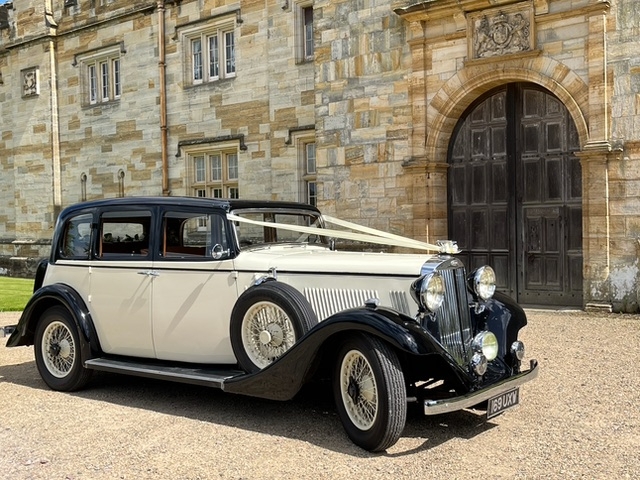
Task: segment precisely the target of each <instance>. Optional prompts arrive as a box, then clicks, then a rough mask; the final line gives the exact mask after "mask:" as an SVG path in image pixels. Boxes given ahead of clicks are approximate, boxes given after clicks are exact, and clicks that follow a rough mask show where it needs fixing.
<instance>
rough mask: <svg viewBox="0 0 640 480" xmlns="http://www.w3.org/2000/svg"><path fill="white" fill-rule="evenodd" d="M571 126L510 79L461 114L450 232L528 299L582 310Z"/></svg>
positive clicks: (545, 97) (578, 189)
mask: <svg viewBox="0 0 640 480" xmlns="http://www.w3.org/2000/svg"><path fill="white" fill-rule="evenodd" d="M578 150H579V141H578V135H577V131H576V128H575V124H574V123H573V120H572V118H571V116H570V115H569V113H568V111H567V109H566V107H565V106H564V105H563V104H562V103H561V102H560V101H559V100H558V99H557V98H556V97H555V96H553V95H552V94H550V93H549V92H547V91H546V90H543V89H541V88H539V87H536V86H534V85H530V84H508V85H505V86H504V87H501V88H500V89H497V90H494V91H492V92H490V93H489V94H487V95H485V96H483V97H482V98H480V99H479V100H478V101H477V102H475V103H474V104H473V105H471V107H470V108H469V109H468V110H467V112H465V114H464V115H463V116H462V118H461V119H460V121H459V122H458V125H457V126H456V129H455V131H454V135H453V137H452V140H451V143H450V147H449V165H450V168H449V181H448V182H449V185H448V186H449V190H448V192H449V236H450V238H452V239H454V240H457V241H458V244H459V246H460V247H461V248H462V250H463V254H462V259H463V260H464V261H465V263H466V264H467V266H468V267H469V268H473V267H476V266H479V265H483V264H489V265H492V266H493V268H494V269H495V270H496V274H497V276H498V281H499V285H498V288H499V289H500V290H501V291H503V292H505V293H507V294H509V295H510V296H511V297H513V298H515V299H517V300H518V302H520V303H522V304H525V305H553V306H582V283H583V280H582V179H581V169H580V162H579V160H578V158H577V157H576V156H575V155H574V154H573V152H576V151H578Z"/></svg>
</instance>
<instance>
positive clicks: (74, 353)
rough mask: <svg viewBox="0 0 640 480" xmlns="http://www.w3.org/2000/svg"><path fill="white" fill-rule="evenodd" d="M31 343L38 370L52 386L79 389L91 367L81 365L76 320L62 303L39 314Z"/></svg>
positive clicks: (63, 388)
mask: <svg viewBox="0 0 640 480" xmlns="http://www.w3.org/2000/svg"><path fill="white" fill-rule="evenodd" d="M33 346H34V350H35V357H36V366H37V368H38V372H39V373H40V376H41V377H42V379H43V380H44V381H45V383H46V384H47V385H48V386H49V387H50V388H52V389H53V390H60V391H72V390H79V389H81V388H82V387H84V386H85V385H86V383H87V382H88V381H89V378H91V373H92V371H91V370H88V369H86V368H84V366H83V365H82V358H81V355H80V338H79V336H78V330H77V328H76V324H75V322H74V321H73V318H72V317H71V315H70V314H69V312H68V311H67V310H66V309H64V308H63V307H52V308H50V309H48V310H46V311H45V312H44V314H43V315H42V317H40V320H39V322H38V326H37V327H36V334H35V341H34V345H33Z"/></svg>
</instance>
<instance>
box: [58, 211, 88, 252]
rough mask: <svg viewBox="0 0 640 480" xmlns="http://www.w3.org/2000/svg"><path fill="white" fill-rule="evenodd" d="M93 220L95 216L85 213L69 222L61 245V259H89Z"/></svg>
mask: <svg viewBox="0 0 640 480" xmlns="http://www.w3.org/2000/svg"><path fill="white" fill-rule="evenodd" d="M92 219H93V216H92V215H91V214H90V213H85V214H82V215H78V216H75V217H72V218H70V219H69V220H67V223H66V224H65V226H64V233H63V235H62V242H61V245H60V258H74V259H79V260H83V259H84V260H86V259H88V258H89V254H90V252H91V221H92Z"/></svg>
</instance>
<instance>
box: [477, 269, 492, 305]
mask: <svg viewBox="0 0 640 480" xmlns="http://www.w3.org/2000/svg"><path fill="white" fill-rule="evenodd" d="M473 291H474V292H476V295H477V296H478V297H480V298H481V299H482V300H484V301H487V300H489V299H490V298H491V297H493V294H494V293H495V291H496V273H495V272H494V271H493V268H491V267H489V266H484V267H480V268H478V269H477V270H476V271H475V273H474V274H473Z"/></svg>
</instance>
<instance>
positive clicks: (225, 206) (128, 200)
mask: <svg viewBox="0 0 640 480" xmlns="http://www.w3.org/2000/svg"><path fill="white" fill-rule="evenodd" d="M107 206H121V207H127V206H130V207H141V206H180V207H200V208H202V207H205V208H218V209H222V210H225V211H227V212H229V211H232V210H241V209H256V208H268V209H272V208H273V209H279V208H282V209H296V210H308V211H309V212H310V213H316V214H319V213H320V212H319V210H318V209H317V208H316V207H313V206H311V205H307V204H304V203H297V202H281V201H274V200H245V199H242V200H240V199H223V198H199V197H121V198H104V199H100V200H90V201H87V202H82V203H76V204H75V205H71V206H69V207H67V208H65V209H64V210H63V212H62V213H61V216H62V217H66V216H68V215H69V214H72V213H73V212H76V211H78V210H86V209H91V208H101V207H107Z"/></svg>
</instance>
